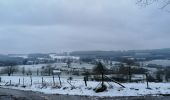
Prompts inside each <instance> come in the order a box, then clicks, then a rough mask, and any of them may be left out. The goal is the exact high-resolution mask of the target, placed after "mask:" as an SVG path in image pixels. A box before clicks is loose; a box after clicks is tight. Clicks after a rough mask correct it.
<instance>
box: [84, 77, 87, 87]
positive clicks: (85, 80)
mask: <svg viewBox="0 0 170 100" xmlns="http://www.w3.org/2000/svg"><path fill="white" fill-rule="evenodd" d="M84 83H85V86H87V78H86V77H84Z"/></svg>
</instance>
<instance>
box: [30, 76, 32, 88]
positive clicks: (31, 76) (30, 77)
mask: <svg viewBox="0 0 170 100" xmlns="http://www.w3.org/2000/svg"><path fill="white" fill-rule="evenodd" d="M30 79H31V86H32V76H30Z"/></svg>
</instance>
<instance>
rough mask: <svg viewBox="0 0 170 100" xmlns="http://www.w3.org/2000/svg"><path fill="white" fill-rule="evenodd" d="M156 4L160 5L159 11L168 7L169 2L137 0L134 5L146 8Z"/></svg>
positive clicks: (169, 0)
mask: <svg viewBox="0 0 170 100" xmlns="http://www.w3.org/2000/svg"><path fill="white" fill-rule="evenodd" d="M156 2H157V3H160V4H161V7H160V8H161V9H164V8H166V7H167V6H168V5H170V0H137V2H136V3H137V4H138V5H140V6H148V5H151V4H153V3H156Z"/></svg>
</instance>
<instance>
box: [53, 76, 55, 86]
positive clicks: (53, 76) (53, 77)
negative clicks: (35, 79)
mask: <svg viewBox="0 0 170 100" xmlns="http://www.w3.org/2000/svg"><path fill="white" fill-rule="evenodd" d="M53 86H55V78H54V75H53Z"/></svg>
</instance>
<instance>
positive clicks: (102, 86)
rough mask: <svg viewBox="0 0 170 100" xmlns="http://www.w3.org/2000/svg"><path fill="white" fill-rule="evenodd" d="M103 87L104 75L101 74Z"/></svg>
mask: <svg viewBox="0 0 170 100" xmlns="http://www.w3.org/2000/svg"><path fill="white" fill-rule="evenodd" d="M103 86H104V74H103V73H102V87H103Z"/></svg>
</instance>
